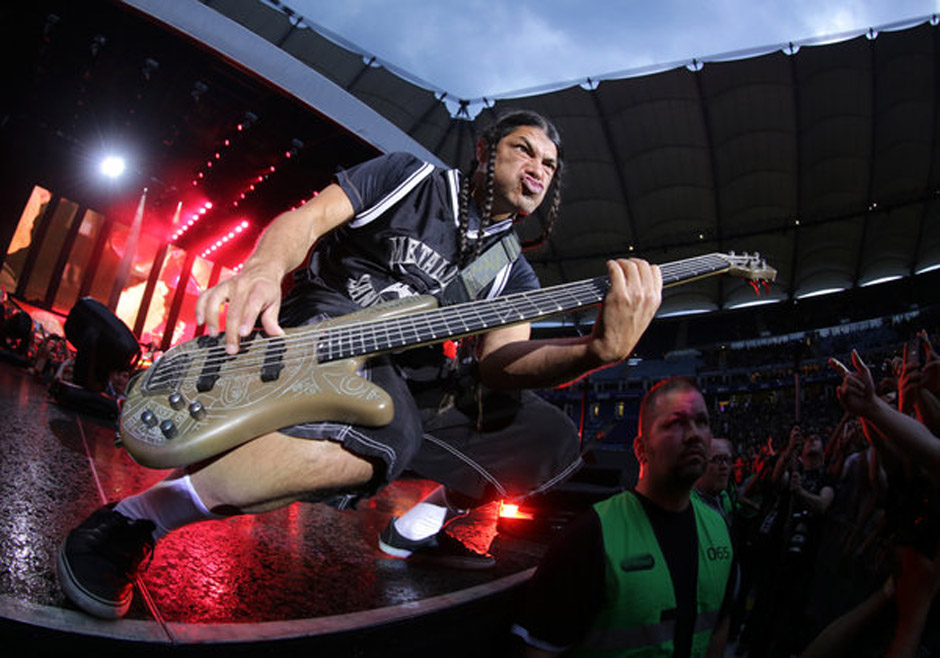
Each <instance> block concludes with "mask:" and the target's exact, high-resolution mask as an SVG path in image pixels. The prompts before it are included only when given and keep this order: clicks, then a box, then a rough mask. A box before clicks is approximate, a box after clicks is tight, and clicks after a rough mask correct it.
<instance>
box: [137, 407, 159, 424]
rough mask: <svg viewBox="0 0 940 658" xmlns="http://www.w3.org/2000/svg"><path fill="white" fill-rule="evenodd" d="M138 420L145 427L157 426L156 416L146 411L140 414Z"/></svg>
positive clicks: (148, 410)
mask: <svg viewBox="0 0 940 658" xmlns="http://www.w3.org/2000/svg"><path fill="white" fill-rule="evenodd" d="M140 420H141V422H143V424H144V425H146V426H147V427H153V426H155V425H156V424H157V414H155V413H153V412H152V411H150V409H147V410H146V411H144V413H142V414H140Z"/></svg>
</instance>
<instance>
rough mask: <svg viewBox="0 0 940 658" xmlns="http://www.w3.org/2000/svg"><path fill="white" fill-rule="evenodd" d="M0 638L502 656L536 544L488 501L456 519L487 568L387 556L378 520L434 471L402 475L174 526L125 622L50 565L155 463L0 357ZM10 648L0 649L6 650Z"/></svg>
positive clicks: (137, 648)
mask: <svg viewBox="0 0 940 658" xmlns="http://www.w3.org/2000/svg"><path fill="white" fill-rule="evenodd" d="M0 391H2V395H0V418H2V420H0V423H2V432H0V441H2V444H0V451H2V452H0V454H2V466H0V469H2V470H0V637H2V638H4V639H8V640H10V641H11V644H10V645H8V646H19V645H18V644H17V641H20V640H25V641H26V642H28V644H25V645H23V649H25V650H26V651H29V652H30V653H31V654H33V655H44V654H46V653H47V652H48V653H51V652H52V651H56V652H59V651H61V650H70V649H71V650H78V651H85V650H94V651H95V652H96V654H105V655H117V654H118V653H121V654H125V655H126V654H127V653H128V651H133V652H135V653H136V654H138V655H142V656H144V655H165V654H167V653H170V652H172V653H173V654H174V655H179V654H180V653H181V652H182V653H192V654H198V655H208V654H216V653H218V654H221V653H224V654H225V655H240V654H246V655H247V654H251V655H264V654H267V653H269V652H270V653H272V654H273V653H275V652H276V653H278V654H282V652H283V651H285V650H287V651H294V650H297V651H308V650H313V651H317V652H318V655H349V656H373V655H375V656H417V655H439V656H462V655H486V656H500V655H510V654H511V653H512V650H511V647H512V646H513V644H512V642H511V640H510V637H509V635H508V627H509V624H510V623H511V621H512V613H513V609H514V606H515V605H517V603H518V597H519V594H520V589H521V585H522V584H523V583H524V582H525V581H526V580H527V578H528V577H529V576H530V575H531V571H532V569H533V568H534V566H535V565H536V564H537V562H538V558H539V557H540V556H541V554H542V553H543V552H544V545H543V544H541V543H539V542H529V541H525V540H521V539H518V538H511V537H504V536H496V533H495V515H496V508H495V505H492V506H488V507H486V508H483V509H481V510H479V511H478V512H476V513H474V514H473V515H472V516H471V517H470V518H467V519H462V520H460V521H458V522H457V525H455V526H454V527H452V531H453V532H454V534H455V535H457V536H459V537H460V538H461V539H462V540H463V541H464V542H466V543H467V544H470V545H473V546H475V547H477V548H479V549H486V548H487V546H488V545H490V543H491V542H492V546H491V547H490V550H491V552H492V553H494V554H495V555H496V556H497V560H498V564H497V567H496V568H495V569H494V570H492V571H487V572H461V571H448V570H442V569H435V568H431V567H427V566H425V567H421V566H418V565H414V564H409V563H407V562H405V561H401V560H396V559H392V558H388V557H386V556H385V555H384V554H383V553H381V552H380V551H379V549H378V546H377V537H378V533H379V532H380V531H381V529H382V528H383V527H384V526H385V524H386V523H387V522H388V520H389V518H390V517H391V516H392V515H395V514H400V513H402V512H403V511H404V510H406V509H408V508H409V507H410V506H411V505H412V504H413V503H414V502H415V501H417V500H418V499H419V498H420V497H421V496H422V495H423V493H424V492H426V491H428V490H429V489H430V486H431V484H430V483H428V482H425V481H421V480H413V479H405V480H402V481H400V482H397V483H395V484H394V485H393V486H391V487H389V488H388V489H386V490H385V491H384V492H382V494H380V495H379V496H377V497H376V498H375V499H373V500H371V501H369V502H368V503H366V504H364V505H362V506H361V507H360V509H359V510H356V511H345V512H338V511H336V510H333V509H332V508H328V507H325V506H323V505H308V504H298V505H293V506H291V507H288V508H285V509H281V510H278V511H276V512H271V513H268V514H264V515H259V516H246V517H239V518H234V519H229V520H226V521H215V522H208V523H202V524H198V525H195V526H191V527H188V528H184V529H182V530H179V531H177V532H175V533H172V534H171V535H170V536H169V537H167V538H166V539H164V540H163V541H162V542H161V543H160V544H159V545H158V546H157V550H156V553H155V555H154V558H153V562H152V564H151V565H150V568H149V570H148V571H147V572H146V573H145V574H144V576H143V577H142V579H141V582H140V583H139V587H138V588H137V592H136V596H135V601H134V604H133V606H132V608H131V610H130V612H129V613H128V615H127V617H126V618H125V619H122V620H120V621H117V622H103V621H100V620H97V619H93V618H91V617H89V616H87V615H85V614H84V613H82V612H80V611H78V610H77V609H76V608H74V607H73V606H72V605H71V604H70V603H69V602H68V601H67V600H66V599H65V597H64V595H63V594H62V592H61V590H60V589H59V585H58V582H57V579H56V575H55V555H56V551H57V549H58V546H59V543H60V541H61V539H62V537H63V536H64V535H65V534H66V533H67V532H68V530H69V529H70V528H71V527H73V526H74V525H75V524H77V523H78V522H79V521H81V520H82V519H83V518H84V517H85V516H86V515H88V514H89V513H90V512H91V511H93V510H94V509H95V508H97V507H98V506H99V505H101V504H102V503H103V502H105V501H108V500H115V499H118V498H122V497H124V496H126V495H129V494H132V493H136V492H138V491H140V490H141V489H143V488H144V487H146V486H148V485H150V484H152V483H153V482H156V481H158V480H160V479H161V478H162V477H163V476H164V474H165V473H164V472H161V471H154V470H148V469H145V468H142V467H140V466H138V465H137V464H135V463H134V462H133V461H132V460H131V458H130V457H129V456H128V455H127V453H126V452H124V451H123V450H121V449H120V448H118V447H116V446H115V445H114V431H113V423H111V422H109V421H106V420H102V419H98V418H96V417H94V416H90V415H85V414H79V413H75V412H74V411H70V410H68V409H63V408H61V407H60V406H59V405H58V404H57V403H56V402H55V401H54V400H52V399H51V398H50V396H49V392H48V388H47V387H46V386H44V385H42V384H41V383H40V382H38V381H37V380H36V379H35V378H34V377H33V376H31V375H29V374H28V373H27V372H26V371H25V370H23V369H22V368H18V367H16V366H14V365H11V364H8V363H0ZM5 651H6V650H5Z"/></svg>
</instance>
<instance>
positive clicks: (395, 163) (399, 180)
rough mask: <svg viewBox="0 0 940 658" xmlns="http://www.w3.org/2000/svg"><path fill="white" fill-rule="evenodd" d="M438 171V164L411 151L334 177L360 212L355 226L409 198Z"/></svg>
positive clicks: (369, 162) (350, 169) (355, 219)
mask: <svg viewBox="0 0 940 658" xmlns="http://www.w3.org/2000/svg"><path fill="white" fill-rule="evenodd" d="M433 172H434V165H432V164H431V163H429V162H425V161H423V160H420V159H419V158H416V157H415V156H413V155H411V154H410V153H389V154H387V155H382V156H379V157H377V158H373V159H372V160H367V161H366V162H363V163H361V164H358V165H356V166H354V167H350V168H349V169H340V170H339V171H337V172H336V174H335V176H334V179H335V181H336V183H337V184H338V185H339V186H340V187H341V188H343V191H344V192H345V193H346V196H347V197H349V200H350V202H351V203H352V205H353V209H354V210H355V212H356V216H355V217H354V218H353V221H352V222H350V225H351V226H352V227H353V228H356V227H358V226H362V225H364V224H367V223H369V222H370V221H372V220H373V219H375V218H377V217H379V216H380V215H381V214H382V213H383V212H385V210H387V209H388V208H389V207H391V206H393V205H394V204H395V203H397V202H398V201H400V200H401V199H402V198H404V197H405V195H407V194H408V193H409V192H410V191H411V190H412V189H414V187H415V186H416V185H417V184H418V183H420V182H421V181H422V180H424V179H425V178H426V177H427V176H429V175H431V174H432V173H433Z"/></svg>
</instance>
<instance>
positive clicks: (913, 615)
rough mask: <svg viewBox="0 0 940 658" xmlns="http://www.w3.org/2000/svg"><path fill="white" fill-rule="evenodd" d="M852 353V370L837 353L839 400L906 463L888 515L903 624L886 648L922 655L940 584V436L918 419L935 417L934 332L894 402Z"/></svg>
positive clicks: (919, 341)
mask: <svg viewBox="0 0 940 658" xmlns="http://www.w3.org/2000/svg"><path fill="white" fill-rule="evenodd" d="M851 356H852V369H850V368H849V367H847V366H846V365H844V364H843V363H842V362H840V361H839V360H838V359H835V358H832V359H830V364H831V365H832V367H833V368H834V369H835V370H836V371H837V372H838V373H839V374H840V375H841V376H842V382H841V383H840V385H839V387H838V389H837V396H838V399H839V401H840V402H841V403H842V406H843V407H844V408H845V410H846V411H848V412H849V413H852V414H855V415H857V416H858V417H859V418H861V419H862V424H863V427H864V428H865V432H866V434H867V435H868V436H869V438H870V440H871V441H872V443H873V444H874V445H875V446H876V449H878V450H879V451H880V452H885V453H888V454H889V455H891V456H892V459H895V460H896V461H899V462H900V463H901V467H900V468H894V469H892V468H891V467H890V466H889V468H888V483H887V488H888V492H889V496H890V497H891V498H892V499H893V500H894V501H895V504H894V505H893V506H890V507H889V509H888V512H887V514H888V515H889V517H892V519H891V523H890V525H891V526H892V527H893V528H895V529H896V535H897V541H896V546H897V554H898V560H897V571H898V576H897V582H896V585H895V599H896V608H897V625H896V628H895V632H894V636H893V640H892V642H891V645H890V647H889V650H888V653H887V655H889V656H892V657H899V656H915V655H918V651H919V647H920V644H921V637H922V635H923V633H924V631H925V627H926V623H927V618H928V614H929V612H930V608H931V605H932V603H933V601H934V599H935V598H936V594H937V592H938V590H940V491H938V486H937V484H936V483H937V481H938V479H940V438H938V437H937V436H936V435H935V434H934V433H933V432H932V431H931V429H930V428H929V427H928V426H927V425H925V424H924V422H922V420H919V419H918V416H919V417H920V418H921V419H926V418H930V415H929V414H930V412H929V405H931V404H932V401H931V398H934V397H935V396H936V394H937V392H938V387H937V382H936V381H935V380H934V379H933V375H934V372H935V368H936V365H935V363H936V361H935V358H936V357H935V355H934V354H933V351H932V348H931V346H930V344H929V341H928V340H927V337H926V336H925V335H924V334H923V333H920V334H918V336H917V338H916V339H915V341H914V342H912V343H911V344H910V346H909V347H908V348H907V349H905V352H904V355H903V358H902V365H901V372H900V376H899V378H898V386H899V390H898V397H897V400H898V406H897V408H895V407H893V406H892V405H891V404H890V403H889V402H888V401H887V400H886V399H885V397H883V396H880V395H878V393H877V390H876V386H875V383H874V379H873V377H872V374H871V370H870V369H869V367H868V365H867V364H866V363H865V361H864V360H863V359H862V357H861V356H860V355H859V354H858V352H857V351H855V350H853V351H852V355H851ZM924 400H927V402H926V403H925V402H924ZM919 407H920V408H921V409H927V413H926V414H925V413H923V412H921V411H919ZM853 612H854V613H855V614H859V615H861V614H863V610H862V611H859V610H857V609H856V610H855V611H853ZM847 614H850V613H847Z"/></svg>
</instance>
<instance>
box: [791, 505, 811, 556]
mask: <svg viewBox="0 0 940 658" xmlns="http://www.w3.org/2000/svg"><path fill="white" fill-rule="evenodd" d="M790 528H791V530H790V538H789V539H788V540H787V553H791V554H793V555H799V554H801V553H802V552H803V550H804V549H805V548H806V541H807V535H808V534H809V510H800V511H798V512H793V515H792V516H791V517H790Z"/></svg>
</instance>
